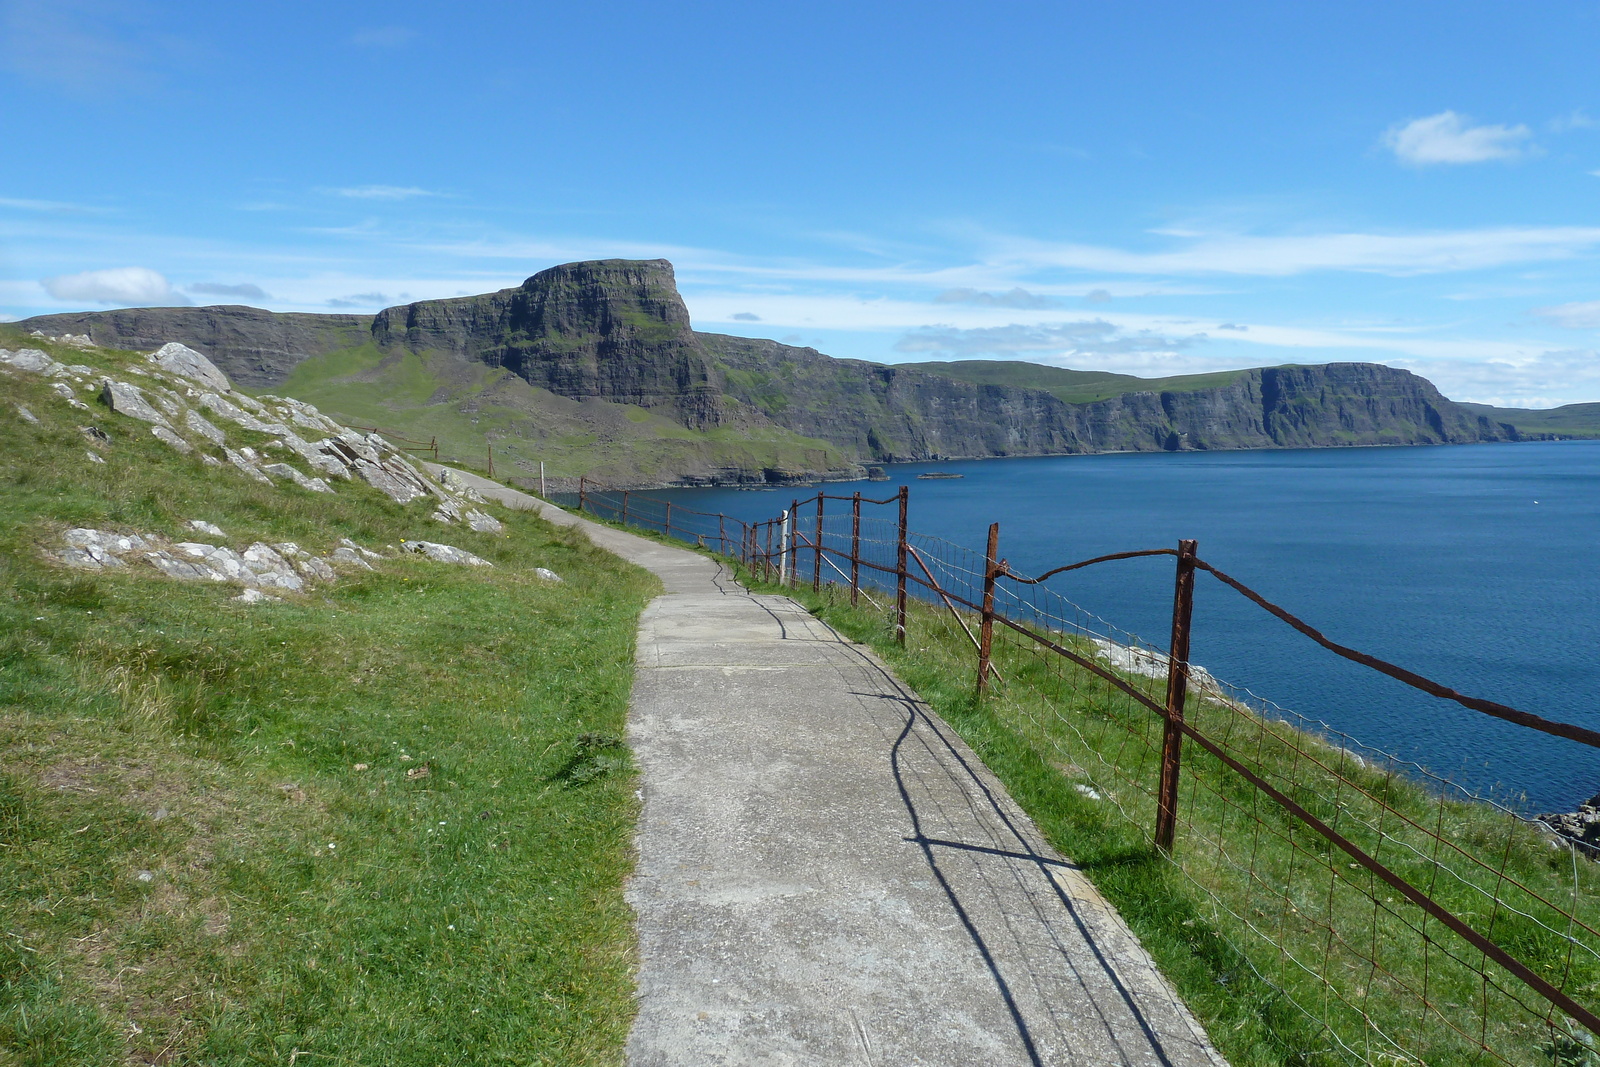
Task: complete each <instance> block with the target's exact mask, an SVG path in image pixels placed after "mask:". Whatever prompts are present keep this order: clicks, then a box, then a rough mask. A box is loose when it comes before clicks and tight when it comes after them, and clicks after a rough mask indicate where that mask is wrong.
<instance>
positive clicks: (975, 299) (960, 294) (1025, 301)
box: [933, 286, 1062, 310]
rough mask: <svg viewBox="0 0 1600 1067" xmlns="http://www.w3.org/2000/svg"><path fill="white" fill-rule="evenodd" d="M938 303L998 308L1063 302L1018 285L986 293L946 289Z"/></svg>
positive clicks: (1031, 306) (1038, 306)
mask: <svg viewBox="0 0 1600 1067" xmlns="http://www.w3.org/2000/svg"><path fill="white" fill-rule="evenodd" d="M933 301H934V303H936V304H975V305H977V306H979V307H996V308H1027V309H1030V310H1031V309H1038V308H1059V307H1061V306H1062V302H1061V301H1060V300H1057V299H1056V298H1054V297H1049V296H1040V295H1039V294H1037V293H1030V292H1028V290H1026V289H1024V288H1022V287H1021V286H1018V287H1016V288H1014V289H1012V290H1011V291H1010V292H1005V293H985V292H983V291H981V290H978V289H946V290H945V291H944V292H942V293H940V294H939V295H938V296H936V297H934V298H933Z"/></svg>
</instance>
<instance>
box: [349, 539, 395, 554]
mask: <svg viewBox="0 0 1600 1067" xmlns="http://www.w3.org/2000/svg"><path fill="white" fill-rule="evenodd" d="M339 543H340V544H341V545H343V546H344V547H345V548H348V549H350V551H352V552H359V553H360V554H361V556H362V558H363V559H382V558H383V555H382V554H381V553H378V552H374V551H372V549H370V548H362V547H361V546H360V545H358V544H356V543H355V542H354V541H352V540H350V538H348V537H341V538H339ZM391 547H392V546H391Z"/></svg>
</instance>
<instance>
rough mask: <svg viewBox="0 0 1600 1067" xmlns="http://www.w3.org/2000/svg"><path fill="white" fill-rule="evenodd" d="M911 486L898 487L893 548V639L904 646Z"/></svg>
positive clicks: (908, 575)
mask: <svg viewBox="0 0 1600 1067" xmlns="http://www.w3.org/2000/svg"><path fill="white" fill-rule="evenodd" d="M910 496H911V487H910V486H907V485H902V486H901V487H900V534H899V537H898V544H897V545H896V548H895V565H894V570H895V596H894V610H895V623H894V639H895V641H896V642H898V643H899V645H900V647H902V648H904V647H905V643H906V579H907V578H908V577H910V574H909V572H908V571H907V570H906V506H907V504H909V503H910Z"/></svg>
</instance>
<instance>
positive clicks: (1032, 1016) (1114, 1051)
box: [469, 478, 1223, 1067]
mask: <svg viewBox="0 0 1600 1067" xmlns="http://www.w3.org/2000/svg"><path fill="white" fill-rule="evenodd" d="M469 480H471V479H470V478H469ZM474 484H476V482H474ZM496 490H498V491H496ZM479 491H480V492H484V493H485V495H490V494H491V493H493V494H494V495H495V497H496V498H497V499H500V500H501V501H502V502H504V503H507V504H511V505H512V506H533V507H537V508H538V509H539V510H541V511H542V512H543V513H544V514H545V517H547V518H549V519H551V520H553V521H556V522H561V523H563V524H571V523H581V524H582V525H583V526H585V527H587V528H588V532H589V536H590V537H591V538H593V540H594V541H595V542H596V543H597V544H600V545H602V546H604V547H605V548H608V549H610V550H612V551H614V552H616V553H617V554H618V555H620V556H622V557H623V558H625V559H628V560H631V561H633V562H635V563H638V564H639V565H641V566H644V567H646V568H648V569H650V570H652V571H654V572H655V573H656V574H657V575H659V576H660V577H661V579H662V581H663V583H664V584H665V586H666V589H667V592H666V594H665V595H663V596H661V597H659V598H658V599H656V600H655V601H653V602H652V603H651V604H650V606H649V607H648V608H647V609H646V610H645V613H644V616H643V618H642V619H641V622H640V629H639V644H638V664H637V674H636V677H635V682H634V691H633V700H632V705H631V710H630V716H629V740H630V742H631V744H632V746H633V751H634V754H635V757H636V759H637V761H638V764H639V768H640V774H641V780H642V785H643V788H642V796H643V799H644V809H643V814H642V817H641V819H640V824H639V830H638V850H639V857H638V866H637V871H636V873H635V875H634V877H633V879H632V881H631V883H630V887H629V892H628V895H629V900H630V901H631V903H632V904H633V906H634V908H635V910H636V912H637V914H638V922H639V955H640V960H639V976H638V981H639V994H638V995H639V1014H638V1018H637V1020H636V1021H635V1023H634V1026H633V1031H632V1034H631V1035H630V1037H629V1041H628V1049H627V1055H628V1062H629V1063H630V1064H632V1065H633V1067H667V1065H673V1067H678V1065H682V1067H689V1065H694V1067H700V1065H722V1064H726V1065H739V1067H746V1065H773V1067H777V1065H791V1064H792V1065H800V1064H806V1065H811V1064H852V1065H854V1064H860V1065H864V1067H888V1065H894V1067H900V1065H911V1064H924V1065H941V1067H942V1065H968V1064H972V1065H1012V1064H1016V1065H1038V1064H1073V1065H1102V1064H1104V1065H1113V1064H1115V1065H1125V1064H1140V1065H1143V1064H1150V1065H1167V1067H1189V1065H1205V1067H1217V1065H1221V1064H1222V1063H1223V1061H1222V1059H1221V1057H1220V1056H1218V1055H1217V1053H1216V1052H1215V1051H1214V1050H1213V1049H1212V1048H1211V1046H1210V1043H1209V1041H1208V1040H1207V1039H1206V1037H1205V1034H1204V1033H1203V1032H1202V1030H1201V1029H1200V1027H1199V1025H1198V1024H1197V1023H1196V1022H1195V1021H1194V1019H1193V1018H1192V1017H1191V1016H1190V1014H1189V1013H1188V1011H1187V1010H1186V1009H1185V1008H1184V1006H1183V1005H1182V1004H1181V1003H1180V1002H1179V1001H1178V999H1177V997H1176V996H1175V995H1174V994H1173V992H1172V990H1171V989H1170V987H1169V986H1168V985H1167V983H1166V982H1165V981H1164V980H1163V979H1162V978H1161V976H1160V975H1159V974H1158V973H1157V972H1156V970H1155V968H1154V967H1153V965H1152V964H1151V962H1150V960H1149V958H1148V957H1147V956H1146V955H1145V953H1144V950H1143V949H1142V948H1141V947H1140V945H1139V944H1138V942H1137V940H1136V939H1135V938H1134V937H1133V936H1132V934H1130V933H1129V932H1128V930H1127V928H1126V926H1124V924H1123V923H1122V921H1121V919H1120V918H1119V917H1118V916H1117V915H1116V913H1115V912H1114V911H1113V910H1112V909H1111V908H1110V906H1109V905H1107V904H1106V902H1105V901H1104V900H1103V899H1102V898H1101V897H1100V895H1099V894H1098V893H1097V892H1096V891H1095V890H1094V888H1093V887H1092V886H1091V885H1090V884H1089V883H1088V882H1087V881H1086V880H1085V879H1084V877H1083V876H1082V875H1081V874H1080V873H1079V872H1078V870H1077V869H1076V868H1074V867H1073V865H1072V864H1071V863H1069V862H1067V861H1066V860H1064V859H1063V858H1062V857H1060V856H1059V855H1057V854H1056V853H1055V852H1053V851H1052V850H1051V849H1050V848H1049V847H1048V846H1047V845H1046V844H1045V843H1044V841H1043V839H1042V837H1041V835H1040V834H1039V832H1038V831H1037V830H1036V829H1035V828H1034V826H1033V824H1032V822H1031V821H1030V820H1029V819H1028V818H1027V816H1025V815H1024V814H1023V813H1022V812H1021V810H1020V809H1018V808H1017V806H1016V804H1015V803H1013V802H1012V800H1011V799H1010V797H1008V796H1007V795H1006V793H1005V791H1004V790H1003V789H1002V788H1001V786H1000V785H999V783H998V782H997V781H995V779H994V778H993V776H992V775H990V774H989V772H988V770H987V769H985V768H984V767H983V765H982V764H981V763H980V762H979V761H978V760H977V758H976V757H975V756H974V755H973V754H972V752H971V751H970V750H969V749H968V748H967V746H966V745H965V744H964V743H963V742H962V741H961V740H960V739H959V738H958V737H956V736H955V734H954V732H953V731H951V730H950V729H949V728H948V727H947V726H945V724H944V723H943V722H942V721H941V720H940V719H939V718H938V717H937V716H936V715H935V714H933V712H932V711H931V710H929V709H928V707H927V706H926V705H925V704H923V703H922V702H921V701H920V700H919V699H918V698H917V696H916V694H915V693H913V692H911V691H910V690H909V689H907V688H906V687H905V685H903V684H902V683H901V682H900V681H899V680H898V679H896V678H895V677H894V675H893V674H892V673H890V671H889V670H888V669H887V668H886V667H885V666H884V665H883V664H882V663H881V662H880V661H879V660H878V659H877V657H875V656H874V655H873V654H872V653H871V652H870V651H868V650H867V649H866V648H865V647H863V646H860V645H856V644H853V643H851V642H850V641H848V640H846V639H845V638H843V637H841V636H840V635H839V634H837V633H836V632H834V631H833V630H831V629H830V628H828V627H827V626H825V625H823V624H822V623H821V622H819V621H818V620H816V619H815V618H813V617H812V616H811V615H810V614H808V613H807V612H806V611H805V610H804V609H803V608H801V607H800V606H799V605H798V604H796V603H795V602H794V601H792V600H790V599H788V598H787V597H780V596H758V595H753V594H751V593H749V592H747V591H746V590H744V589H743V588H741V587H739V586H738V585H736V584H735V583H734V582H733V581H732V579H731V577H730V576H729V574H728V573H727V572H726V570H725V569H724V568H722V567H721V566H720V565H719V564H718V563H716V562H715V561H713V560H710V559H707V558H706V557H704V556H700V555H698V554H696V553H693V552H688V551H683V550H679V549H675V548H671V547H668V546H663V545H659V544H656V543H654V542H651V541H647V540H644V539H642V538H637V537H633V536H631V535H629V534H626V533H622V532H620V531H616V530H612V529H609V528H606V527H601V526H596V525H594V524H591V523H588V522H586V521H584V520H582V519H578V518H576V517H574V516H572V515H569V514H567V513H566V512H563V511H561V510H560V509H557V508H554V507H552V506H550V505H547V504H542V503H541V502H537V501H534V500H533V498H531V497H526V496H524V495H523V494H520V493H514V491H512V490H504V489H501V488H500V487H493V488H490V485H489V484H488V483H486V484H485V485H484V486H483V487H482V488H480V490H479ZM518 498H520V499H518Z"/></svg>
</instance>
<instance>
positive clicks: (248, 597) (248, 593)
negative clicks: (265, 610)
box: [228, 589, 283, 604]
mask: <svg viewBox="0 0 1600 1067" xmlns="http://www.w3.org/2000/svg"><path fill="white" fill-rule="evenodd" d="M228 599H229V600H236V601H238V602H239V603H241V604H266V603H282V601H283V597H281V596H270V595H268V594H266V593H263V592H262V591H261V590H259V589H246V590H245V591H244V592H242V593H240V594H239V595H238V596H234V597H229V598H228Z"/></svg>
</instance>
